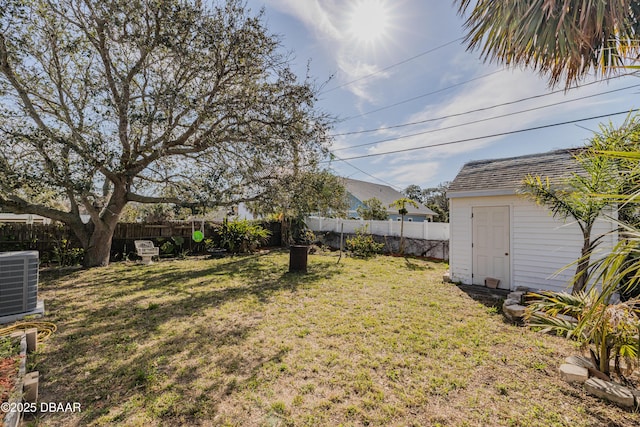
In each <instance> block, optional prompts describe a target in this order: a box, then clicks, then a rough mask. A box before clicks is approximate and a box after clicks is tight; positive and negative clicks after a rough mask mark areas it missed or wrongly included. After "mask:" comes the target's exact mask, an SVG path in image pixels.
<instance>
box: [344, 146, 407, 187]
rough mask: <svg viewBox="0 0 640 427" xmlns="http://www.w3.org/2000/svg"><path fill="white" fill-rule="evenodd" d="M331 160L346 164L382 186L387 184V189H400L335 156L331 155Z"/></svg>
mask: <svg viewBox="0 0 640 427" xmlns="http://www.w3.org/2000/svg"><path fill="white" fill-rule="evenodd" d="M333 158H335V159H336V160H338V161H341V162H344V163H346V164H348V165H349V166H351V167H352V168H354V169H356V170H357V171H359V172H362V173H363V174H365V175H367V176H368V177H369V178H373V179H375V180H376V181H380V182H382V183H383V184H387V185H388V186H389V187H392V188H395V189H396V190H399V189H400V187H399V186H397V185H394V184H391V183H390V182H387V181H385V180H384V179H382V178H378V177H377V176H373V175H371V174H370V173H368V172H365V171H363V170H362V169H360V168H359V167H357V166H356V165H354V164H353V163H351V162H348V161H346V160H345V159H341V158H340V157H338V156H336V155H333Z"/></svg>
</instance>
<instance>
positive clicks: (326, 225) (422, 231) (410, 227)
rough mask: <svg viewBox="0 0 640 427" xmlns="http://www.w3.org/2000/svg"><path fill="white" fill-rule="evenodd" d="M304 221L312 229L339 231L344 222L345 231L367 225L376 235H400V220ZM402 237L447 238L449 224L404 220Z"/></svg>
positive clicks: (310, 218)
mask: <svg viewBox="0 0 640 427" xmlns="http://www.w3.org/2000/svg"><path fill="white" fill-rule="evenodd" d="M305 223H306V224H307V226H308V227H309V228H310V229H311V230H312V231H334V232H336V233H340V231H341V228H342V224H344V230H343V231H344V232H345V233H355V232H356V229H358V228H361V227H363V226H365V225H368V229H367V231H368V232H369V233H371V234H374V235H377V236H400V221H393V220H388V221H366V220H363V219H340V218H320V217H308V218H306V219H305ZM404 237H409V238H413V239H425V240H449V224H448V223H444V222H410V221H405V222H404Z"/></svg>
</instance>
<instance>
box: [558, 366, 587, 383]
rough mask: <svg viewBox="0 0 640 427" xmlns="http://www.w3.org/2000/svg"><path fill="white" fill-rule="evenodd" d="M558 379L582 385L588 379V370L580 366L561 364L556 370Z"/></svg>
mask: <svg viewBox="0 0 640 427" xmlns="http://www.w3.org/2000/svg"><path fill="white" fill-rule="evenodd" d="M558 371H559V372H560V377H561V378H562V379H563V380H565V381H566V382H568V383H580V384H582V383H584V382H585V381H587V380H588V379H589V370H588V369H587V368H583V367H581V366H576V365H572V364H570V363H563V364H562V365H560V368H558Z"/></svg>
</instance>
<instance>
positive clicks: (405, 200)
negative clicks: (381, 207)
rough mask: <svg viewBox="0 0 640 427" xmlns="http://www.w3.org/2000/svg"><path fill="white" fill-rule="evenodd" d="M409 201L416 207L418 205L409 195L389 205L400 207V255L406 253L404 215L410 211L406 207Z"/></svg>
mask: <svg viewBox="0 0 640 427" xmlns="http://www.w3.org/2000/svg"><path fill="white" fill-rule="evenodd" d="M407 203H408V204H410V205H411V206H413V207H414V208H417V207H418V204H417V203H416V202H415V200H411V199H409V198H407V197H401V198H399V199H398V200H395V201H394V202H393V203H391V204H390V205H389V207H390V208H396V209H398V213H399V214H400V255H404V216H405V215H406V214H407V213H408V211H407V208H406V205H407Z"/></svg>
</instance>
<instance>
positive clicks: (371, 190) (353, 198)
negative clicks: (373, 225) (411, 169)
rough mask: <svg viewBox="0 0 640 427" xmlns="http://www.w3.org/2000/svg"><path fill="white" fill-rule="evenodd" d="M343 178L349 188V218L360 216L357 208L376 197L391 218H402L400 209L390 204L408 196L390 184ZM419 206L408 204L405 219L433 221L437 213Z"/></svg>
mask: <svg viewBox="0 0 640 427" xmlns="http://www.w3.org/2000/svg"><path fill="white" fill-rule="evenodd" d="M343 180H344V186H345V187H346V189H347V196H348V198H349V209H348V211H347V216H348V217H349V218H360V216H359V215H358V210H357V209H358V207H360V206H363V202H364V201H365V200H369V199H372V198H374V197H375V198H376V199H378V200H380V202H382V206H384V207H385V208H386V209H387V213H388V214H389V219H392V220H398V221H399V220H400V214H398V209H396V208H390V207H389V205H390V204H391V203H393V202H394V201H396V200H398V199H400V198H402V197H406V196H405V195H403V194H402V193H400V192H399V191H396V190H394V189H393V188H391V187H389V186H388V185H381V184H374V183H372V182H366V181H358V180H357V179H350V178H343ZM418 206H419V207H418V208H415V207H413V206H412V205H410V204H407V206H406V209H407V211H408V213H407V215H405V217H404V219H405V221H415V222H424V221H429V222H432V221H433V218H434V217H435V216H437V214H436V213H435V212H434V211H432V210H431V209H429V208H428V207H426V206H424V205H422V204H420V203H419V204H418Z"/></svg>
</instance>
